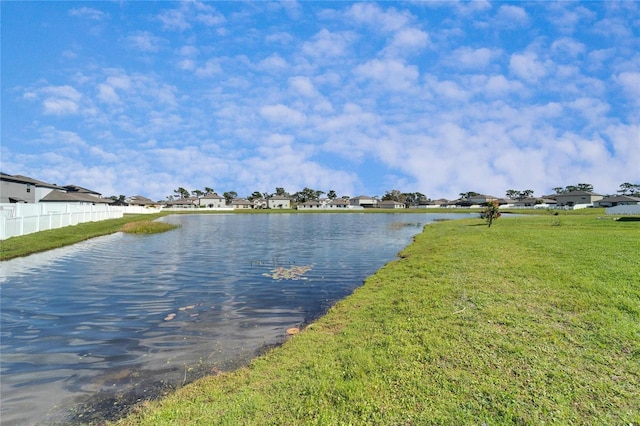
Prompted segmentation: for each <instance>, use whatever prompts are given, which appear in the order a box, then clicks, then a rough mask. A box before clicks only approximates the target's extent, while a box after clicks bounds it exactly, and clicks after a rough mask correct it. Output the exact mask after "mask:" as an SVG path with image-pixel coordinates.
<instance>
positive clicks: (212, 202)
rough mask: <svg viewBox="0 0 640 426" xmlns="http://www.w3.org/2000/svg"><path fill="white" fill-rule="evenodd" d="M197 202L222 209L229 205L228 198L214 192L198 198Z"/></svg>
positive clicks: (211, 207)
mask: <svg viewBox="0 0 640 426" xmlns="http://www.w3.org/2000/svg"><path fill="white" fill-rule="evenodd" d="M197 204H198V205H199V206H204V207H207V208H210V209H220V208H224V207H226V206H227V200H226V199H225V198H224V197H221V196H220V195H218V194H216V193H215V192H214V193H211V194H207V195H204V196H202V197H200V198H198V203H197Z"/></svg>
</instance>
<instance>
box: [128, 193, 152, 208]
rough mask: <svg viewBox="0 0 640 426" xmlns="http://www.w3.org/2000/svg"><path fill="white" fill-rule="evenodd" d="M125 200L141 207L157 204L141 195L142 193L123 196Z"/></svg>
mask: <svg viewBox="0 0 640 426" xmlns="http://www.w3.org/2000/svg"><path fill="white" fill-rule="evenodd" d="M125 202H126V203H127V204H128V205H131V206H143V207H147V206H155V205H157V204H158V203H156V202H155V201H153V200H150V199H149V198H147V197H143V196H142V195H133V196H131V197H127V198H125Z"/></svg>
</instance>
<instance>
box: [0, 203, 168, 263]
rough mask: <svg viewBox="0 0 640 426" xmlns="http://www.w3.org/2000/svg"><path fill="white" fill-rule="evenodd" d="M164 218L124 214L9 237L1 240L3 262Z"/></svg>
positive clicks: (153, 215) (0, 254)
mask: <svg viewBox="0 0 640 426" xmlns="http://www.w3.org/2000/svg"><path fill="white" fill-rule="evenodd" d="M161 216H166V214H164V213H158V214H151V215H148V214H131V215H124V217H122V218H121V219H109V220H102V221H99V222H85V223H79V224H78V225H74V226H65V227H64V228H58V229H51V230H48V231H42V232H36V233H33V234H27V235H22V236H20V237H13V238H9V239H6V240H2V241H0V260H8V259H12V258H14V257H20V256H27V255H29V254H33V253H38V252H41V251H46V250H51V249H54V248H59V247H64V246H68V245H70V244H75V243H78V242H80V241H84V240H88V239H90V238H95V237H100V236H102V235H108V234H112V233H114V232H118V231H120V230H121V229H122V227H123V226H124V225H126V224H128V223H130V222H140V221H151V220H153V219H157V218H159V217H161Z"/></svg>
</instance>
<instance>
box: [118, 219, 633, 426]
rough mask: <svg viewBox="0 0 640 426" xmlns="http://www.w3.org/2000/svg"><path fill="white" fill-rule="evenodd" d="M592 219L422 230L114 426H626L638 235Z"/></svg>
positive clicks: (628, 226) (472, 223)
mask: <svg viewBox="0 0 640 426" xmlns="http://www.w3.org/2000/svg"><path fill="white" fill-rule="evenodd" d="M598 213H599V212H597V211H594V212H580V213H578V214H571V213H569V214H564V213H561V214H560V215H558V216H552V215H550V214H548V213H546V214H542V215H539V216H518V217H503V218H501V219H500V220H498V221H496V222H494V224H493V226H492V227H491V228H488V227H487V226H486V225H485V224H484V222H482V221H481V220H479V219H464V220H456V221H447V222H440V223H437V224H433V225H429V226H427V227H426V229H425V232H424V233H422V234H420V235H418V236H417V237H416V238H415V241H414V243H413V244H412V245H410V246H409V247H408V248H406V249H405V250H404V251H403V252H402V253H401V258H400V259H399V260H397V261H393V262H391V263H389V264H387V265H386V266H385V267H383V268H382V269H381V270H379V271H378V272H377V273H376V274H375V275H373V276H371V277H370V278H369V279H367V281H366V283H365V284H364V286H362V287H361V288H359V289H357V290H356V291H355V292H354V294H352V295H351V296H350V297H348V298H346V299H345V300H343V301H341V302H339V303H338V304H336V305H335V306H334V307H333V308H332V309H331V310H330V311H329V312H328V314H327V315H326V316H324V317H322V318H321V319H319V320H318V321H317V322H315V323H313V324H311V325H309V326H308V327H307V328H306V329H305V330H303V331H302V332H301V333H299V334H297V335H295V336H293V337H292V338H290V339H289V340H288V341H287V342H286V343H285V344H284V345H283V346H281V347H278V348H276V349H273V350H271V351H270V352H268V353H267V354H265V355H264V356H262V357H260V358H258V359H256V360H254V361H253V362H252V363H251V364H250V365H249V366H247V367H246V368H242V369H240V370H237V371H235V372H230V373H222V374H219V375H217V376H211V377H207V378H204V379H201V380H199V381H197V382H194V383H192V384H190V385H187V386H185V387H183V388H181V389H179V390H178V391H176V392H175V393H174V394H172V395H169V396H167V397H166V398H164V399H162V400H159V401H154V402H146V403H144V404H142V406H140V407H139V408H138V409H137V411H136V412H135V413H133V414H132V415H131V416H130V417H128V418H126V419H123V420H121V421H120V424H127V425H128V424H143V425H159V424H164V425H174V424H180V425H186V424H207V425H209V424H228V425H236V424H247V425H298V424H313V425H338V424H345V425H347V424H354V425H360V424H378V425H389V424H394V425H395V424H401V425H425V424H477V425H480V424H487V425H499V424H532V425H538V424H547V423H557V424H598V425H600V424H607V425H608V424H612V425H628V424H639V423H640V393H639V392H638V389H640V266H639V265H638V258H639V256H640V223H639V222H617V221H614V220H609V219H608V218H605V219H599V218H598V217H597V214H598Z"/></svg>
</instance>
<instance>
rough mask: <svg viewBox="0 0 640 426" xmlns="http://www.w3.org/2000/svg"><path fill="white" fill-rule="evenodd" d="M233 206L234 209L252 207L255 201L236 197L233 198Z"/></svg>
mask: <svg viewBox="0 0 640 426" xmlns="http://www.w3.org/2000/svg"><path fill="white" fill-rule="evenodd" d="M231 207H233V208H234V209H252V208H253V203H252V202H251V201H249V200H247V199H245V198H234V199H233V200H231Z"/></svg>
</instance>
